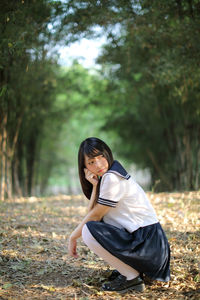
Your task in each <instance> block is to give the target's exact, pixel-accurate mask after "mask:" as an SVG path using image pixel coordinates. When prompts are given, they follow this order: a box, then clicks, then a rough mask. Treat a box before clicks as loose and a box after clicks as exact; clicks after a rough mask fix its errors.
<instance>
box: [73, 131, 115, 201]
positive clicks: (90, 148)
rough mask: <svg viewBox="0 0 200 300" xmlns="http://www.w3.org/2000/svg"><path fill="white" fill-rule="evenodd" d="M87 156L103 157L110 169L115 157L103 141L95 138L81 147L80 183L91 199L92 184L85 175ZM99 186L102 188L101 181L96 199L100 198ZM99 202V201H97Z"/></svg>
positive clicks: (87, 140)
mask: <svg viewBox="0 0 200 300" xmlns="http://www.w3.org/2000/svg"><path fill="white" fill-rule="evenodd" d="M85 155H87V156H88V157H91V158H92V157H95V156H98V155H103V156H104V157H105V158H106V159H107V161H108V166H109V168H110V167H111V165H112V163H113V155H112V151H111V150H110V148H109V147H108V145H106V143H104V142H103V141H102V140H100V139H98V138H95V137H90V138H87V139H86V140H84V141H83V142H82V143H81V144H80V147H79V152H78V169H79V178H80V183H81V187H82V190H83V193H84V195H85V196H86V197H87V198H88V199H90V197H91V193H92V184H91V183H90V182H89V181H88V180H87V179H86V178H85V173H84V168H85ZM99 186H100V181H99V183H98V186H97V195H96V198H97V197H98V194H99ZM96 200H97V199H96Z"/></svg>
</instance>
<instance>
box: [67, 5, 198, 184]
mask: <svg viewBox="0 0 200 300" xmlns="http://www.w3.org/2000/svg"><path fill="white" fill-rule="evenodd" d="M65 3H67V4H66V7H67V10H68V12H70V13H66V15H65V18H63V23H62V25H63V26H64V27H66V29H67V30H69V31H70V32H72V33H73V35H74V36H76V35H77V36H78V35H82V36H83V35H86V36H94V35H95V26H96V25H100V26H102V27H103V28H104V30H105V32H106V34H107V38H108V43H107V45H106V46H105V47H104V52H103V53H102V55H101V57H99V59H98V62H99V63H101V64H102V67H103V70H104V73H103V74H104V76H105V77H106V78H107V79H109V81H110V84H109V85H108V88H107V93H108V94H109V95H110V103H103V101H102V103H103V107H105V105H109V106H110V107H111V114H110V117H109V121H108V122H107V126H105V127H104V129H105V128H106V129H108V128H109V129H111V130H114V131H115V132H118V133H119V135H120V136H121V139H122V141H123V145H124V146H123V148H121V147H120V148H119V152H120V153H121V154H122V153H124V155H125V156H126V157H127V158H130V159H131V160H134V161H135V162H136V163H137V164H138V165H139V166H141V167H149V169H150V170H151V173H152V176H153V181H154V183H153V185H154V184H155V182H158V180H160V184H159V186H158V189H160V190H163V189H165V190H166V189H168V190H173V189H198V188H199V184H200V176H199V174H200V90H199V78H200V76H199V75H200V71H199V70H200V69H199V62H200V54H199V53H200V52H199V45H200V35H199V25H200V24H199V23H200V18H199V17H200V2H199V1H196V0H193V1H192V0H190V1H189V0H182V1H178V0H177V1H176V0H171V1H166V0H164V1H162V2H161V1H149V0H141V1H140V0H138V1H131V0H128V1H120V0H116V1H84V2H82V1H66V2H65ZM69 6H70V8H71V9H70V10H69ZM98 32H99V31H97V34H98ZM108 94H107V95H108ZM107 99H108V96H107Z"/></svg>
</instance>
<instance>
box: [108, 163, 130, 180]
mask: <svg viewBox="0 0 200 300" xmlns="http://www.w3.org/2000/svg"><path fill="white" fill-rule="evenodd" d="M106 173H115V174H117V175H118V176H121V177H123V178H124V179H127V180H128V179H129V178H130V177H131V175H129V174H128V173H127V171H126V170H125V169H124V168H123V167H122V165H121V164H120V163H119V162H118V161H117V160H114V162H113V164H112V165H111V167H110V169H109V170H108V171H107V172H106Z"/></svg>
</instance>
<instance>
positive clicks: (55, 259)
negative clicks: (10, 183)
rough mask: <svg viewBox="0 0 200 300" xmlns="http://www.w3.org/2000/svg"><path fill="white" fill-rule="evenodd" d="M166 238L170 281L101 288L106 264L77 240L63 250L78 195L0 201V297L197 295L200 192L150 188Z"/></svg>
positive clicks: (79, 209) (79, 203)
mask: <svg viewBox="0 0 200 300" xmlns="http://www.w3.org/2000/svg"><path fill="white" fill-rule="evenodd" d="M149 197H150V199H151V202H152V204H153V205H154V207H155V209H156V211H157V214H158V216H159V220H160V222H161V224H162V225H163V227H164V229H165V231H166V234H167V236H168V238H169V241H170V244H171V251H172V254H171V255H172V257H171V278H172V280H171V281H170V283H169V284H163V283H159V282H154V283H153V285H147V286H146V290H145V292H144V293H142V294H139V293H136V292H129V293H127V294H124V295H119V294H118V293H108V292H107V293H105V292H101V290H100V286H101V281H104V280H106V277H107V276H108V274H109V271H108V270H107V266H106V265H105V264H104V262H103V261H102V260H100V259H98V258H97V257H96V256H95V255H94V254H93V253H91V252H90V251H88V249H87V248H86V247H85V246H84V245H83V243H82V242H81V240H80V242H79V248H78V249H79V254H80V255H79V258H78V259H77V260H75V259H72V258H70V257H69V256H68V255H67V248H66V246H67V238H68V236H69V234H70V232H71V231H72V229H73V228H74V227H75V226H76V225H77V224H78V222H79V220H81V218H82V216H84V214H85V212H86V205H87V200H85V199H83V197H81V196H58V197H53V198H34V197H31V198H21V199H16V200H15V201H8V202H4V203H2V202H0V299H12V300H22V299H27V300H28V299H31V300H34V299H40V300H44V299H48V300H50V299H52V300H53V299H59V300H66V299H74V300H75V299H78V300H89V299H103V300H107V299H117V300H118V299H124V300H125V299H127V300H128V299H134V300H137V299H156V300H158V299H162V300H164V299H166V300H172V299H178V300H181V299H200V274H199V269H200V243H199V242H200V218H199V217H200V192H187V193H171V194H166V193H160V194H149Z"/></svg>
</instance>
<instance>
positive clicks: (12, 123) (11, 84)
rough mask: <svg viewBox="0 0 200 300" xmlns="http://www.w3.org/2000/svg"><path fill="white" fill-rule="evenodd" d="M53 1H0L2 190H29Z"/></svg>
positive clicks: (48, 85) (44, 98) (48, 78)
mask: <svg viewBox="0 0 200 300" xmlns="http://www.w3.org/2000/svg"><path fill="white" fill-rule="evenodd" d="M56 10H59V2H57V3H56V4H55V2H54V1H48V2H47V1H45V0H42V1H1V4H0V20H1V21H0V35H1V40H0V116H1V118H0V136H1V139H0V146H1V147H0V158H1V170H0V179H1V182H0V184H1V186H0V187H1V189H0V190H1V194H0V198H1V199H2V200H3V199H4V197H5V195H7V196H9V197H11V196H12V190H13V186H14V191H15V192H18V194H30V193H31V188H32V182H33V174H34V164H35V159H36V157H37V155H38V153H39V152H38V151H39V148H38V147H39V139H40V136H41V134H42V128H43V123H44V115H45V113H46V110H48V109H49V107H51V102H52V99H53V98H52V97H53V94H52V88H53V81H52V79H53V77H52V76H53V72H52V71H51V70H52V69H51V65H52V64H54V62H53V61H52V59H51V60H50V59H47V51H46V49H45V46H46V45H47V42H48V41H49V43H50V41H51V38H52V33H51V32H50V30H49V28H48V25H49V23H50V21H51V19H52V20H53V19H54V18H55V15H54V14H55V11H56Z"/></svg>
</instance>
